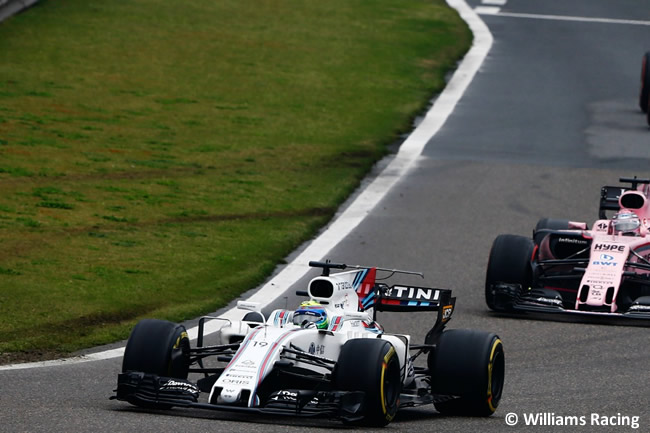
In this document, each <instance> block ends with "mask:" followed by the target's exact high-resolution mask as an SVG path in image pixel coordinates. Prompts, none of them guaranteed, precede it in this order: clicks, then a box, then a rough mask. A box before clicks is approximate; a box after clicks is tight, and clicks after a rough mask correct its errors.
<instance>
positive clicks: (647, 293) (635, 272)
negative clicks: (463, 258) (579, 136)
mask: <svg viewBox="0 0 650 433" xmlns="http://www.w3.org/2000/svg"><path fill="white" fill-rule="evenodd" d="M620 181H621V182H623V183H629V184H630V185H629V186H627V185H625V186H604V187H602V189H601V199H600V209H599V219H598V220H597V221H596V222H595V223H594V224H593V226H592V228H591V229H589V228H588V227H587V224H586V223H584V222H575V221H568V220H561V219H551V218H544V219H541V220H539V222H538V223H537V226H536V227H535V230H534V231H533V236H532V239H531V238H527V237H524V236H518V235H509V234H508V235H500V236H498V237H497V238H496V239H495V241H494V243H493V244H492V249H491V251H490V257H489V261H488V267H487V273H486V278H485V300H486V303H487V305H488V307H489V308H490V309H492V310H495V311H499V312H516V311H537V312H555V313H558V312H559V313H573V314H582V315H592V316H593V315H597V316H612V317H622V318H636V319H650V204H649V203H648V198H649V197H650V179H637V178H636V177H635V178H621V179H620ZM610 211H613V212H615V213H614V215H612V216H611V217H608V212H610Z"/></svg>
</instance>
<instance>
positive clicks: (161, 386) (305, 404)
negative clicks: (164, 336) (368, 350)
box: [111, 372, 365, 421]
mask: <svg viewBox="0 0 650 433" xmlns="http://www.w3.org/2000/svg"><path fill="white" fill-rule="evenodd" d="M115 392H116V395H114V396H112V397H111V399H116V400H121V401H127V402H129V403H131V404H134V405H136V406H141V407H148V408H161V409H167V408H171V407H174V406H176V407H192V408H198V409H208V410H223V411H231V412H249V413H259V414H274V415H291V416H303V417H316V416H321V417H325V416H329V417H336V418H340V419H343V420H346V421H356V420H359V419H361V418H362V415H361V414H362V409H363V400H364V397H365V393H363V392H358V391H354V392H352V391H311V390H293V389H287V390H278V391H275V392H273V393H271V395H270V396H269V398H267V400H266V401H265V402H263V403H262V405H261V406H260V407H246V406H234V405H225V404H211V403H203V402H200V401H199V394H200V391H199V387H198V386H197V385H196V384H194V383H192V382H190V381H187V380H183V379H175V378H169V377H161V376H157V375H153V374H145V373H139V372H126V373H121V374H119V375H118V380H117V389H116V390H115Z"/></svg>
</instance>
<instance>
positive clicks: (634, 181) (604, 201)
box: [598, 177, 650, 220]
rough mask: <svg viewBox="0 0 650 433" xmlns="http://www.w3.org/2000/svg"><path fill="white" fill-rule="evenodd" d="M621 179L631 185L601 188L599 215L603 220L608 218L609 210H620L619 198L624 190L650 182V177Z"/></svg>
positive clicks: (632, 189)
mask: <svg viewBox="0 0 650 433" xmlns="http://www.w3.org/2000/svg"><path fill="white" fill-rule="evenodd" d="M619 181H620V182H623V183H629V184H631V186H621V185H619V186H604V187H602V188H601V189H600V206H599V208H598V217H599V218H600V219H602V220H604V219H607V214H606V212H607V211H614V212H616V211H618V210H620V208H621V207H620V205H619V203H618V200H619V199H620V198H621V195H622V194H623V193H624V192H626V191H634V190H636V188H637V186H639V185H640V184H650V179H639V178H637V177H621V178H620V179H619Z"/></svg>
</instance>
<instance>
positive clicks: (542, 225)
mask: <svg viewBox="0 0 650 433" xmlns="http://www.w3.org/2000/svg"><path fill="white" fill-rule="evenodd" d="M543 230H569V220H565V219H561V218H542V219H540V220H539V221H537V225H535V230H533V240H534V241H535V244H537V245H539V243H540V242H541V241H542V239H543V238H544V236H546V234H547V233H548V232H544V231H543Z"/></svg>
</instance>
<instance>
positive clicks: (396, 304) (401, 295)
mask: <svg viewBox="0 0 650 433" xmlns="http://www.w3.org/2000/svg"><path fill="white" fill-rule="evenodd" d="M376 296H377V298H376V301H375V303H374V305H373V307H374V308H375V310H376V311H437V312H438V317H437V319H436V325H438V324H445V323H447V322H448V321H449V319H451V315H452V313H453V312H454V307H455V306H456V298H455V297H453V296H451V290H449V289H435V288H431V287H417V286H404V285H395V286H391V287H388V286H386V285H378V286H377V292H376Z"/></svg>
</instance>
